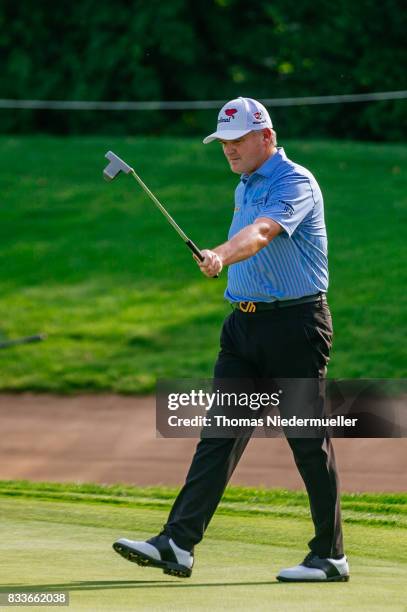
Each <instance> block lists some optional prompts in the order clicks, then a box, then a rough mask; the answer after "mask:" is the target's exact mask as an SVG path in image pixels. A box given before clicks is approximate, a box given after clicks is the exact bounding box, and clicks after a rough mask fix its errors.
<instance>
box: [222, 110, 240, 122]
mask: <svg viewBox="0 0 407 612" xmlns="http://www.w3.org/2000/svg"><path fill="white" fill-rule="evenodd" d="M236 113H237V108H226V109H225V115H226V117H219V119H218V123H230V120H231V119H234V118H235V114H236Z"/></svg>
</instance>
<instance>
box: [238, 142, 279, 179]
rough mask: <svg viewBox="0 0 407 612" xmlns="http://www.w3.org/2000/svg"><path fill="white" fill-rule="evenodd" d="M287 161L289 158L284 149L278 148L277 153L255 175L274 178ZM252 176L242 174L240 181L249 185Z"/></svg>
mask: <svg viewBox="0 0 407 612" xmlns="http://www.w3.org/2000/svg"><path fill="white" fill-rule="evenodd" d="M286 159H287V156H286V154H285V151H284V149H283V147H277V151H276V152H275V153H274V155H272V156H271V157H269V158H268V159H266V161H265V162H264V163H263V164H262V165H261V166H260V168H257V170H255V171H254V172H253V174H260V176H265V177H270V176H272V174H273V172H274V171H275V169H276V168H277V166H278V165H279V164H280V163H281V162H282V161H285V160H286ZM250 176H252V174H242V175H241V177H240V180H241V181H242V182H243V183H247V181H248V180H249V177H250Z"/></svg>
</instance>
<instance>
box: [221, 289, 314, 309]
mask: <svg viewBox="0 0 407 612" xmlns="http://www.w3.org/2000/svg"><path fill="white" fill-rule="evenodd" d="M315 302H320V303H321V304H324V303H326V295H325V293H322V292H320V293H315V294H314V295H306V296H304V297H302V298H297V299H295V300H275V301H274V302H231V304H230V305H231V306H232V308H233V310H240V311H241V312H247V313H253V312H261V311H263V310H278V309H279V308H288V307H289V306H299V305H300V304H312V303H315Z"/></svg>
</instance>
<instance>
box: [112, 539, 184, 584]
mask: <svg viewBox="0 0 407 612" xmlns="http://www.w3.org/2000/svg"><path fill="white" fill-rule="evenodd" d="M113 549H114V550H115V551H116V552H117V553H119V555H121V556H122V557H124V558H125V559H127V560H128V561H133V562H134V563H137V564H138V565H141V566H143V567H158V568H159V569H162V570H163V572H164V574H169V575H170V576H177V577H178V578H189V577H190V576H191V574H192V566H193V564H194V556H193V554H192V553H191V552H189V551H188V550H184V549H182V548H180V547H179V546H177V545H176V544H175V542H174V540H172V539H171V538H168V537H167V536H166V535H164V534H160V535H158V536H154V537H153V538H150V539H149V540H147V541H146V542H137V541H134V540H128V539H127V538H121V539H120V540H117V541H116V542H115V543H114V544H113Z"/></svg>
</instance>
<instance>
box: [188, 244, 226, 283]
mask: <svg viewBox="0 0 407 612" xmlns="http://www.w3.org/2000/svg"><path fill="white" fill-rule="evenodd" d="M201 253H202V255H203V256H204V260H203V261H199V259H198V257H196V256H195V255H194V259H195V261H196V263H197V264H198V266H199V267H200V269H201V272H202V273H203V274H205V276H209V277H212V276H216V275H217V274H220V273H221V272H222V268H223V262H222V260H221V258H220V257H219V255H218V254H217V253H215V251H210V250H208V249H204V250H203V251H201Z"/></svg>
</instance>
